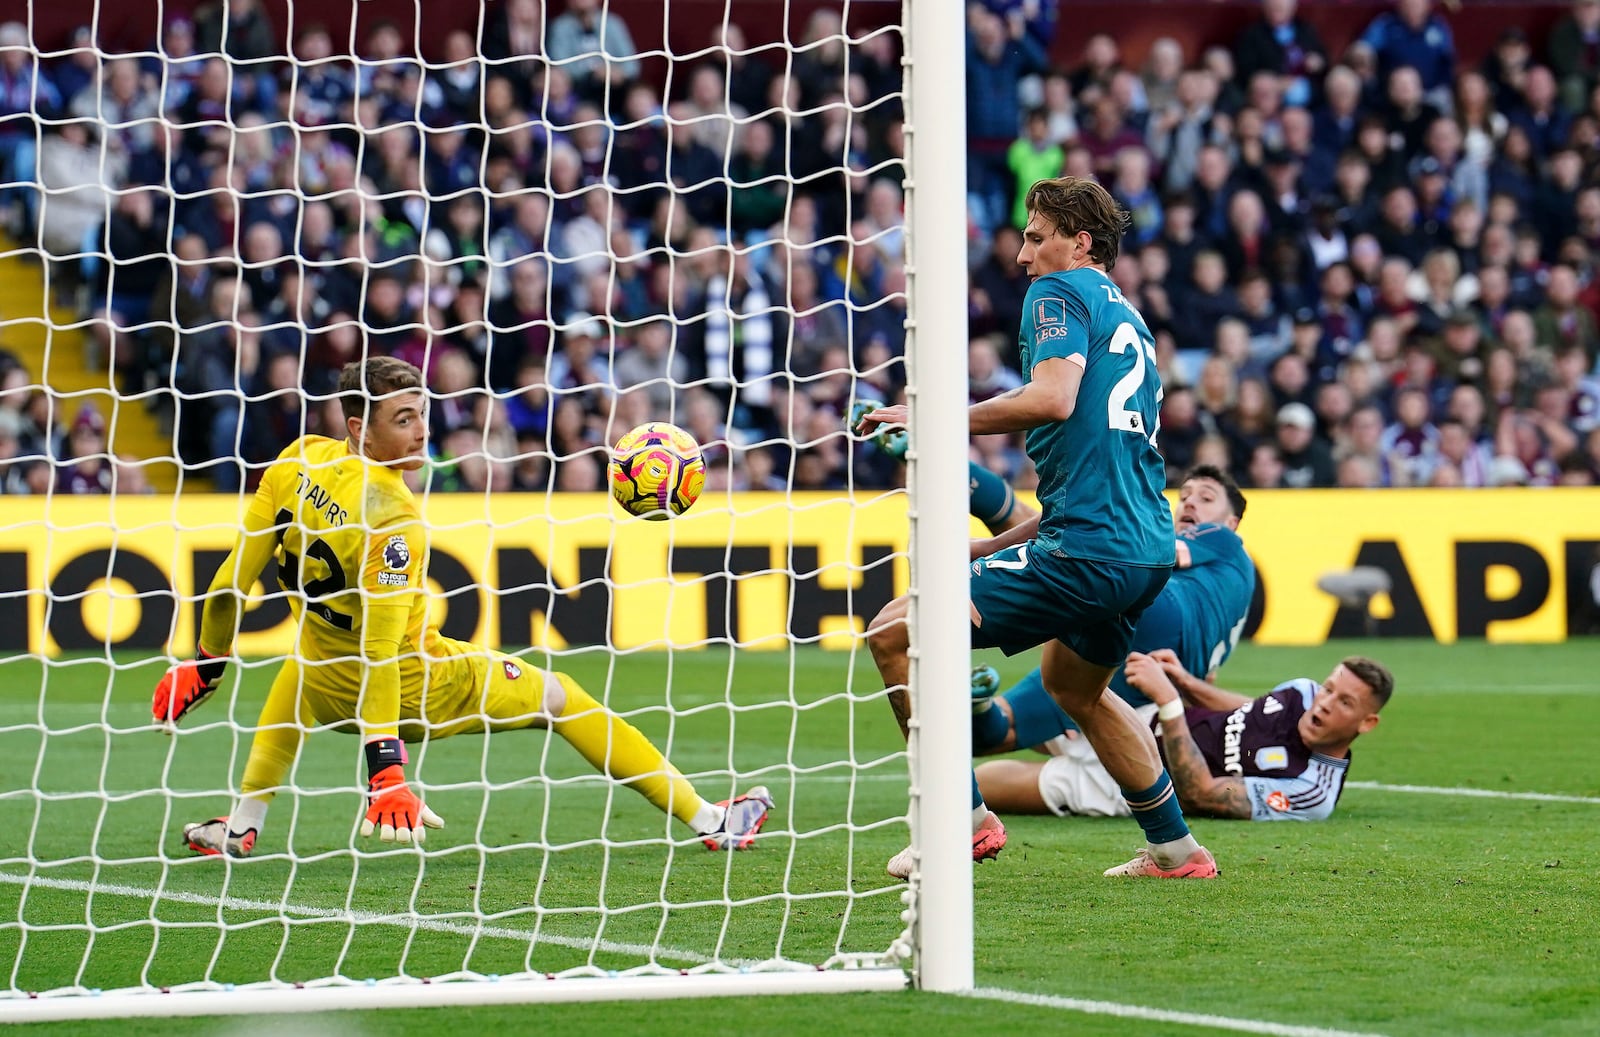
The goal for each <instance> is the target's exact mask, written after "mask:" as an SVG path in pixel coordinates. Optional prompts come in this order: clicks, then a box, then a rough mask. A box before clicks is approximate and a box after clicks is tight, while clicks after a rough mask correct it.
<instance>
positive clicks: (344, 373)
mask: <svg viewBox="0 0 1600 1037" xmlns="http://www.w3.org/2000/svg"><path fill="white" fill-rule="evenodd" d="M422 384H423V383H422V372H421V371H419V370H417V368H416V366H415V365H414V364H408V363H406V362H405V361H404V360H400V359H397V358H395V357H392V356H375V357H368V358H367V359H366V360H352V361H350V362H349V363H348V364H345V365H344V368H343V369H342V370H341V371H340V372H339V407H340V409H341V410H343V411H344V416H345V419H346V420H349V419H350V418H360V419H361V420H362V421H368V420H370V418H369V417H368V414H367V407H368V406H369V405H371V404H374V403H376V402H378V401H379V400H381V399H384V398H385V397H388V396H391V395H393V394H394V393H397V392H404V391H405V390H407V389H421V388H422Z"/></svg>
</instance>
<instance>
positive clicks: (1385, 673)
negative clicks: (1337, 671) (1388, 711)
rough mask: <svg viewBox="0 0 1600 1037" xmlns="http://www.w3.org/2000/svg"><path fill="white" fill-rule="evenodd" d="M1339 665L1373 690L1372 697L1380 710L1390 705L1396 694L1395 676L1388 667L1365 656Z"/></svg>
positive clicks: (1356, 656)
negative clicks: (1390, 698)
mask: <svg viewBox="0 0 1600 1037" xmlns="http://www.w3.org/2000/svg"><path fill="white" fill-rule="evenodd" d="M1339 665H1340V666H1343V667H1344V668H1345V669H1346V670H1349V671H1350V672H1351V673H1352V674H1354V675H1355V676H1356V677H1357V678H1358V679H1359V680H1360V681H1361V683H1363V684H1365V685H1366V686H1367V687H1369V688H1371V689H1372V697H1373V698H1374V699H1376V700H1377V701H1378V708H1379V709H1382V708H1383V707H1384V706H1386V705H1388V704H1389V696H1390V695H1393V694H1394V674H1392V673H1390V672H1389V668H1388V667H1387V666H1385V665H1383V663H1380V662H1378V660H1376V659H1368V658H1367V657H1366V656H1364V655H1352V656H1351V657H1350V658H1348V659H1345V660H1344V661H1343V662H1341V663H1340V664H1339Z"/></svg>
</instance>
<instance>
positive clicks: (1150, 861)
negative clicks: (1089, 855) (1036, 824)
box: [1042, 641, 1218, 878]
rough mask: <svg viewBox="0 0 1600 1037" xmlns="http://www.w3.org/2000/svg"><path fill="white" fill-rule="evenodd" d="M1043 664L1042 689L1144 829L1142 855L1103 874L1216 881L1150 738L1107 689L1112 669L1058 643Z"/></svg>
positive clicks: (1213, 867)
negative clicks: (1091, 751)
mask: <svg viewBox="0 0 1600 1037" xmlns="http://www.w3.org/2000/svg"><path fill="white" fill-rule="evenodd" d="M1043 662H1044V665H1043V667H1042V669H1043V673H1044V680H1045V687H1046V688H1047V689H1049V691H1050V693H1051V695H1053V696H1054V697H1055V699H1056V702H1057V703H1058V704H1059V705H1060V706H1061V708H1062V709H1064V710H1066V712H1067V714H1068V715H1069V716H1071V717H1072V719H1073V720H1074V721H1075V722H1076V723H1077V725H1078V728H1079V729H1080V730H1081V731H1082V732H1083V735H1084V737H1085V738H1087V739H1088V740H1089V744H1090V745H1091V746H1093V747H1094V751H1095V755H1097V756H1098V757H1099V758H1100V762H1101V764H1102V765H1103V766H1104V767H1105V769H1106V773H1108V774H1110V775H1111V777H1112V778H1113V779H1114V780H1115V781H1116V783H1117V784H1118V785H1119V786H1120V787H1121V789H1122V796H1123V798H1124V799H1126V800H1127V802H1128V808H1129V810H1130V811H1132V813H1133V817H1134V820H1136V821H1138V822H1139V827H1140V828H1142V829H1144V835H1145V841H1146V844H1147V845H1146V847H1145V848H1144V849H1143V850H1141V851H1139V854H1138V855H1137V856H1135V857H1134V859H1133V860H1131V861H1129V862H1128V863H1127V864H1123V865H1120V866H1118V867H1116V868H1111V869H1110V870H1108V871H1106V873H1105V874H1106V875H1107V876H1111V877H1125V876H1126V877H1132V876H1138V877H1149V878H1215V877H1216V876H1217V874H1218V871H1217V866H1216V862H1215V861H1214V860H1213V859H1212V857H1211V854H1210V853H1209V852H1207V851H1206V849H1205V848H1204V847H1202V846H1201V845H1200V844H1199V843H1197V842H1195V839H1194V836H1193V835H1191V834H1190V833H1189V826H1188V824H1187V823H1186V822H1185V821H1184V819H1183V809H1182V808H1181V807H1180V806H1179V805H1178V794H1177V791H1176V790H1175V789H1173V787H1172V779H1171V778H1170V777H1169V776H1168V775H1167V770H1166V768H1165V767H1164V766H1162V764H1161V754H1160V753H1159V752H1158V751H1157V750H1156V740H1155V735H1154V734H1152V733H1151V731H1150V729H1149V728H1148V727H1146V726H1144V724H1142V723H1140V722H1139V717H1138V714H1136V713H1135V712H1134V711H1133V707H1132V706H1129V705H1128V704H1127V703H1126V702H1124V701H1122V699H1120V698H1118V697H1117V696H1116V695H1115V694H1113V693H1112V692H1110V691H1108V690H1107V689H1106V681H1107V680H1108V679H1109V678H1110V676H1111V668H1110V667H1105V666H1096V665H1095V664H1094V663H1091V662H1089V661H1087V660H1086V659H1084V658H1083V657H1082V656H1080V655H1079V654H1078V653H1077V652H1075V651H1073V650H1072V649H1071V648H1069V647H1067V646H1066V645H1065V644H1062V643H1061V642H1060V641H1051V642H1050V643H1049V644H1047V645H1045V649H1044V660H1043ZM1151 865H1154V867H1151Z"/></svg>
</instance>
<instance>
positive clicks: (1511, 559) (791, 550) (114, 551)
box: [0, 489, 1600, 655]
mask: <svg viewBox="0 0 1600 1037" xmlns="http://www.w3.org/2000/svg"><path fill="white" fill-rule="evenodd" d="M962 503H963V504H964V503H965V502H962ZM242 507H243V504H242V502H240V501H239V500H237V499H236V498H232V497H204V496H187V497H182V498H179V499H177V500H174V499H172V498H154V497H143V498H127V499H123V498H119V499H117V500H115V501H112V500H110V499H109V498H103V497H94V498H89V497H80V498H73V497H55V498H51V499H49V500H43V499H33V498H21V499H8V500H7V501H6V504H5V506H4V508H3V510H0V653H3V654H16V653H20V652H27V653H43V654H55V653H58V652H62V651H84V650H91V651H93V650H99V651H103V650H104V649H105V648H106V647H107V646H110V647H112V648H117V649H140V650H148V651H150V652H152V653H156V652H160V651H161V650H163V649H166V648H170V650H171V651H172V652H173V653H174V654H177V655H186V654H189V653H190V652H192V650H193V645H194V637H195V632H196V623H197V620H198V615H199V603H200V599H201V596H202V595H203V594H204V593H205V590H206V587H207V586H208V584H209V582H210V579H211V575H212V573H213V572H214V571H215V569H216V567H217V565H218V564H219V563H220V562H221V561H222V559H223V558H224V557H225V555H226V554H227V552H228V549H229V548H230V546H231V545H232V543H233V539H234V536H235V532H236V529H237V523H238V521H239V515H240V514H241V511H242ZM425 510H426V513H427V517H428V520H429V523H430V528H431V531H432V539H431V547H430V556H429V574H430V590H431V591H432V592H433V604H434V607H435V609H436V615H437V616H438V618H439V621H440V624H441V626H442V627H443V629H444V630H445V632H446V633H448V634H450V635H452V636H456V637H462V638H467V639H471V640H477V641H481V642H485V643H488V644H490V645H495V646H505V647H508V648H510V647H521V646H525V645H529V644H533V645H542V646H548V647H550V648H557V649H559V648H562V647H566V646H568V645H578V644H612V645H615V646H616V647H618V648H644V647H652V646H658V647H664V646H667V645H672V646H677V647H693V646H696V645H703V644H707V643H715V642H723V641H728V640H731V641H733V642H734V643H736V644H739V645H741V646H744V647H748V648H751V649H756V650H760V649H776V648H780V647H783V646H785V645H787V644H788V643H790V642H791V641H794V642H797V643H803V644H822V645H824V646H826V647H834V648H841V647H847V646H848V645H849V644H850V643H851V640H852V635H853V634H855V633H857V632H859V631H860V630H861V629H862V628H863V625H864V622H865V620H866V619H869V618H870V617H871V616H872V615H873V614H874V613H875V612H876V611H877V610H878V609H879V608H880V607H882V605H883V604H885V603H886V602H887V601H889V600H890V599H891V598H892V597H894V596H895V595H896V594H898V593H900V592H902V591H903V590H904V589H905V587H906V585H907V582H908V575H909V567H908V563H907V559H906V557H905V550H906V543H907V539H908V529H907V523H906V498H905V497H904V495H903V494H899V493H885V494H866V493H859V494H857V495H855V496H854V497H853V498H852V497H848V496H842V495H835V494H795V495H793V496H788V497H786V496H785V495H783V494H775V493H771V494H759V493H757V494H736V495H732V496H726V495H724V496H722V497H720V498H716V497H713V498H707V499H704V500H702V501H701V502H700V503H699V504H698V505H697V506H696V507H695V509H694V510H693V511H691V512H690V513H688V514H687V515H685V516H683V517H681V518H679V519H676V520H673V521H670V522H646V521H643V520H639V519H634V518H631V517H623V516H622V515H621V514H620V513H619V512H618V510H617V509H616V508H615V507H614V506H613V505H612V504H611V502H610V499H609V498H607V497H605V496H602V495H598V494H596V495H586V494H580V495H558V496H554V497H546V496H543V495H519V494H504V495H499V496H495V497H492V498H489V499H488V500H487V501H486V500H485V499H484V498H483V497H481V496H477V495H463V496H459V497H456V496H447V495H440V496H432V497H430V498H428V500H427V503H426V506H425ZM975 532H976V530H975ZM1240 533H1241V535H1242V536H1243V537H1244V540H1245V543H1246V545H1247V546H1248V548H1249V549H1250V552H1251V554H1252V556H1253V557H1254V558H1255V560H1256V565H1257V569H1258V572H1259V575H1260V580H1259V587H1258V592H1257V604H1256V608H1255V610H1253V615H1252V619H1251V622H1250V624H1249V626H1248V627H1247V632H1248V633H1249V634H1250V636H1253V637H1254V639H1255V640H1256V641H1258V642H1261V643H1266V644H1316V643H1320V642H1321V641H1323V640H1325V639H1326V638H1328V637H1330V636H1340V635H1345V634H1360V633H1363V632H1364V631H1365V630H1366V629H1368V628H1369V624H1368V621H1367V619H1366V617H1365V616H1362V615H1355V614H1353V613H1351V612H1350V611H1349V610H1341V609H1340V607H1339V605H1338V603H1337V602H1336V601H1335V600H1334V599H1333V598H1331V597H1329V596H1328V595H1326V594H1324V593H1322V592H1321V591H1319V590H1318V589H1317V587H1316V583H1317V580H1318V578H1319V577H1320V576H1322V575H1323V574H1325V573H1328V572H1332V571H1338V570H1343V569H1349V568H1351V567H1352V566H1354V565H1374V566H1378V567H1380V568H1383V569H1385V570H1386V571H1388V573H1389V575H1390V577H1391V581H1392V584H1393V589H1392V591H1391V592H1390V594H1389V595H1387V596H1386V597H1383V598H1380V599H1378V600H1376V601H1375V602H1374V603H1373V608H1372V614H1373V616H1374V617H1375V622H1374V624H1372V625H1373V626H1375V629H1376V632H1377V633H1379V634H1380V635H1393V636H1425V637H1433V638H1436V639H1437V640H1440V641H1446V642H1448V641H1453V640H1455V639H1456V638H1457V637H1487V638H1489V639H1490V640H1493V641H1557V640H1561V639H1563V638H1565V637H1567V636H1568V635H1569V631H1570V632H1572V633H1577V632H1581V630H1582V629H1584V624H1587V623H1588V622H1591V621H1593V619H1594V618H1595V616H1594V606H1593V604H1592V601H1591V599H1590V598H1589V597H1588V593H1589V580H1590V575H1589V574H1590V573H1591V571H1592V570H1593V569H1594V567H1595V566H1596V565H1600V489H1559V490H1512V489H1508V490H1385V491H1334V490H1291V491H1276V492H1255V493H1252V494H1250V503H1249V508H1248V513H1247V515H1246V518H1245V521H1244V523H1243V524H1242V526H1241V527H1240ZM267 584H268V586H269V587H270V588H271V591H272V593H265V591H264V589H263V588H258V590H260V591H263V592H262V593H261V594H259V596H258V598H257V599H256V600H255V601H254V602H253V603H252V604H253V607H252V608H250V609H249V610H248V611H247V612H246V613H245V615H244V621H243V630H242V632H241V636H240V639H239V641H238V643H237V645H236V647H237V649H238V651H240V652H241V653H243V654H247V655H257V654H281V653H284V652H287V651H290V650H292V629H291V625H290V623H289V621H288V616H289V613H288V605H287V601H286V599H285V597H284V595H283V594H282V592H281V591H279V590H278V588H277V584H276V581H275V579H274V578H273V574H272V573H270V572H269V573H268V579H267ZM951 607H958V608H964V607H965V606H964V604H963V603H951Z"/></svg>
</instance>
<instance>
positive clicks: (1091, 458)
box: [859, 177, 1217, 878]
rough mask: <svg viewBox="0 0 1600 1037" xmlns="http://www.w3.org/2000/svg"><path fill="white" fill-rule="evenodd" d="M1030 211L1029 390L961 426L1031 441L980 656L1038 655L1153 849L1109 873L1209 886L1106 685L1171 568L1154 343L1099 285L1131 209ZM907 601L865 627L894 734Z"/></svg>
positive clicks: (1000, 553)
mask: <svg viewBox="0 0 1600 1037" xmlns="http://www.w3.org/2000/svg"><path fill="white" fill-rule="evenodd" d="M1027 209H1028V226H1027V228H1026V229H1025V231H1024V233H1023V245H1022V250H1021V251H1020V252H1019V253H1018V255H1017V262H1018V264H1019V265H1021V266H1022V267H1023V268H1024V269H1026V270H1027V271H1028V274H1029V276H1030V277H1031V278H1033V284H1032V285H1031V286H1030V287H1029V289H1028V294H1027V297H1026V299H1025V301H1024V311H1023V314H1022V336H1021V345H1022V370H1023V378H1024V384H1023V385H1022V386H1021V387H1019V388H1017V389H1015V390H1012V391H1010V392H1006V393H1003V394H1001V395H1000V396H997V397H995V398H993V399H990V400H985V401H983V402H981V403H978V404H977V405H975V406H973V407H972V408H971V410H970V411H969V413H968V422H969V426H970V429H971V431H972V433H973V434H974V435H985V434H989V433H997V432H1027V434H1028V435H1027V450H1028V456H1029V458H1031V459H1032V460H1033V463H1034V467H1035V469H1036V470H1037V471H1038V473H1039V494H1038V496H1039V502H1040V506H1041V508H1042V509H1043V510H1042V514H1041V515H1040V516H1039V518H1038V519H1037V520H1034V521H1030V522H1026V523H1023V524H1021V525H1019V526H1017V527H1015V528H1013V529H1011V530H1009V531H1008V532H1007V533H1005V534H1002V535H1001V536H999V537H997V538H995V541H994V547H995V550H994V551H993V552H992V553H991V554H989V555H988V556H986V557H984V558H982V559H979V560H977V561H975V562H973V565H972V577H971V581H972V582H971V605H970V611H971V618H972V639H973V644H974V645H975V646H977V647H980V648H982V647H990V648H1000V649H1002V650H1004V651H1005V652H1006V653H1007V654H1012V655H1014V654H1016V653H1017V652H1021V651H1026V650H1027V649H1030V648H1034V647H1037V646H1038V645H1041V644H1043V645H1044V657H1043V660H1042V666H1041V671H1042V676H1043V680H1044V686H1045V688H1046V689H1047V690H1048V691H1049V692H1050V694H1051V696H1052V697H1054V698H1055V700H1056V702H1057V703H1058V704H1059V705H1060V706H1061V708H1062V709H1063V710H1065V711H1066V712H1067V714H1068V715H1070V716H1071V717H1072V718H1073V720H1074V721H1075V722H1076V723H1077V725H1078V727H1079V729H1080V730H1081V731H1082V732H1083V734H1084V736H1085V737H1086V738H1088V739H1089V741H1090V743H1091V744H1093V745H1094V746H1095V749H1096V751H1097V752H1098V754H1099V755H1100V758H1101V759H1102V760H1103V761H1104V762H1105V764H1106V768H1107V770H1108V771H1110V772H1111V774H1112V776H1113V777H1114V778H1115V779H1116V780H1117V783H1118V786H1119V787H1120V788H1122V789H1123V794H1124V798H1125V799H1127V800H1128V802H1129V803H1130V804H1132V806H1133V809H1132V813H1133V816H1134V818H1135V819H1136V820H1137V821H1138V822H1139V825H1140V827H1141V828H1142V829H1143V830H1144V833H1145V841H1146V846H1145V848H1144V849H1141V850H1140V851H1139V852H1138V854H1137V855H1136V856H1135V857H1134V858H1133V860H1131V861H1129V862H1128V863H1126V864H1124V865H1120V866H1118V867H1115V868H1111V869H1109V870H1108V871H1107V872H1106V874H1107V875H1113V876H1122V875H1127V876H1149V877H1158V878H1211V877H1214V876H1216V874H1217V866H1216V862H1215V860H1213V859H1212V857H1211V854H1210V853H1209V852H1207V851H1206V850H1205V848H1204V847H1202V846H1200V845H1199V844H1198V843H1197V842H1196V841H1195V839H1194V836H1193V835H1191V834H1190V832H1189V826H1188V824H1187V823H1186V822H1185V821H1184V819H1183V814H1182V811H1181V809H1180V808H1179V806H1178V799H1177V796H1176V795H1174V793H1173V791H1172V782H1171V780H1170V779H1169V778H1168V776H1167V773H1166V770H1165V768H1164V767H1163V765H1162V763H1161V756H1160V753H1159V752H1158V751H1157V749H1156V744H1155V739H1154V737H1153V736H1152V734H1151V732H1150V729H1149V728H1148V727H1147V726H1145V725H1144V724H1142V723H1140V721H1139V718H1138V717H1137V716H1136V715H1135V714H1134V712H1133V710H1132V709H1131V708H1130V707H1129V706H1128V704H1127V703H1125V702H1123V701H1122V700H1121V699H1120V698H1118V697H1117V696H1116V695H1114V694H1111V693H1109V692H1108V691H1107V690H1106V682H1107V681H1108V680H1109V679H1110V677H1111V674H1112V673H1113V672H1114V671H1115V670H1116V668H1117V666H1118V665H1120V664H1121V663H1122V661H1123V660H1124V659H1126V658H1127V655H1128V650H1129V648H1130V647H1131V645H1132V640H1133V631H1134V627H1135V626H1136V625H1137V623H1138V620H1139V617H1140V616H1141V615H1142V614H1143V613H1144V611H1145V609H1147V608H1149V606H1150V605H1151V604H1152V603H1153V602H1154V601H1155V599H1156V597H1157V595H1158V594H1159V593H1160V592H1161V588H1162V587H1163V586H1164V585H1165V584H1166V582H1167V579H1168V578H1169V577H1170V576H1171V575H1172V567H1173V564H1174V561H1175V557H1174V551H1173V541H1172V528H1173V526H1172V512H1171V509H1170V508H1168V507H1167V502H1166V499H1165V497H1163V496H1162V489H1163V487H1164V485H1165V483H1166V472H1165V466H1164V464H1163V462H1162V460H1161V456H1160V454H1159V453H1157V452H1156V449H1155V443H1154V436H1155V432H1156V428H1157V414H1158V412H1159V408H1160V398H1161V382H1160V376H1159V375H1158V373H1157V371H1156V365H1155V346H1154V342H1153V338H1152V336H1151V334H1150V329H1149V327H1148V326H1147V325H1146V324H1145V322H1144V318H1143V317H1141V316H1140V315H1139V312H1138V310H1137V309H1135V308H1134V307H1133V306H1132V305H1131V304H1129V303H1128V301H1127V300H1126V299H1125V298H1124V297H1123V295H1122V293H1121V292H1120V291H1119V290H1118V289H1117V286H1116V285H1115V284H1114V283H1113V282H1112V281H1111V279H1110V277H1109V276H1107V275H1108V272H1109V271H1110V269H1111V268H1112V266H1113V264H1115V262H1116V259H1117V252H1118V249H1119V247H1120V245H1121V239H1122V235H1123V232H1124V230H1125V229H1126V227H1127V223H1128V214H1127V213H1126V212H1125V211H1123V210H1122V209H1121V207H1120V206H1118V204H1117V203H1116V201H1115V199H1113V198H1112V197H1111V195H1110V193H1109V192H1107V191H1106V190H1105V189H1104V188H1103V187H1101V186H1100V185H1099V184H1097V183H1095V182H1094V181H1093V180H1087V179H1082V178H1078V177H1061V178H1059V179H1055V180H1043V181H1040V182H1039V183H1037V184H1035V185H1034V186H1033V187H1032V188H1031V189H1030V190H1029V191H1028V197H1027ZM906 413H907V412H906V408H905V407H904V406H903V405H902V406H894V407H884V408H880V409H878V410H875V411H872V412H870V413H868V414H867V415H866V416H865V417H864V418H863V419H862V421H861V423H860V426H859V432H860V433H861V434H862V435H869V434H872V433H873V431H874V430H875V429H876V428H877V427H878V426H880V425H904V424H905V423H906ZM909 600H910V599H909V597H901V598H898V599H896V600H895V601H893V602H891V603H890V604H889V605H887V606H885V607H884V609H883V610H882V611H881V612H879V613H878V615H877V616H876V617H874V618H873V620H872V621H871V623H870V624H869V625H868V630H867V644H868V646H869V647H870V648H871V650H872V656H873V661H874V662H875V663H876V664H877V666H878V672H879V674H880V675H881V676H882V677H883V682H884V686H885V688H886V689H888V699H889V702H890V705H891V706H892V707H893V709H894V711H895V717H896V719H897V720H898V721H899V722H900V727H901V731H902V732H903V733H904V732H907V731H908V730H909V722H910V717H911V698H910V694H909V691H908V689H907V687H906V684H907V680H908V678H909V674H910V663H909V657H908V653H909V649H910V635H909V632H908V630H907V626H906V622H905V620H906V616H907V614H908V611H909ZM972 791H973V796H972V818H973V856H974V858H982V857H991V856H994V854H995V853H998V852H999V849H1000V847H1002V846H1003V845H1004V844H1005V829H1004V826H1003V825H1001V824H1000V821H999V818H997V817H996V816H995V815H994V813H993V812H992V811H990V810H989V809H988V808H987V806H986V805H985V803H984V801H983V798H982V796H981V795H980V794H979V791H978V786H977V781H976V779H974V781H973V789H972ZM914 867H915V861H914V859H913V855H912V853H911V852H910V851H909V850H908V851H904V852H902V853H900V854H897V855H896V856H895V858H894V859H893V860H891V861H890V863H889V867H888V870H889V873H890V874H891V875H895V876H897V877H904V876H907V875H909V874H910V873H911V871H912V870H913V869H914Z"/></svg>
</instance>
